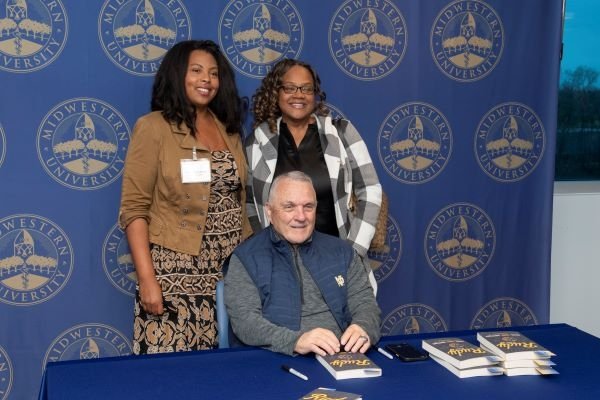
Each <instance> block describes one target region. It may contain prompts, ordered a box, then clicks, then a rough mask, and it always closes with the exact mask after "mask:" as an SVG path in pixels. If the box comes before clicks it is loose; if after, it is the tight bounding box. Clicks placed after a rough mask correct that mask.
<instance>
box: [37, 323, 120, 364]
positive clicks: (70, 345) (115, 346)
mask: <svg viewBox="0 0 600 400" xmlns="http://www.w3.org/2000/svg"><path fill="white" fill-rule="evenodd" d="M129 354H131V344H130V343H129V341H128V340H127V338H126V337H125V336H123V334H122V333H121V332H119V331H118V330H117V329H115V328H113V327H112V326H108V325H104V324H96V323H91V324H81V325H77V326H74V327H72V328H69V329H67V330H66V331H64V332H62V333H61V334H60V335H58V336H57V337H56V339H54V341H53V342H52V343H51V344H50V347H49V348H48V351H46V356H45V357H44V361H43V362H42V369H44V368H45V367H46V364H47V363H49V362H54V361H65V360H89V359H93V358H105V357H117V356H126V355H129Z"/></svg>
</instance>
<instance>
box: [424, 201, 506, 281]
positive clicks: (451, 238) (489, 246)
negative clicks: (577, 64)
mask: <svg viewBox="0 0 600 400" xmlns="http://www.w3.org/2000/svg"><path fill="white" fill-rule="evenodd" d="M495 246H496V231H495V229H494V223H493V222H492V220H491V219H490V217H489V216H488V215H487V214H486V213H485V212H484V211H483V210H482V209H481V208H479V207H477V206H476V205H474V204H469V203H456V204H452V205H449V206H448V207H445V208H444V209H442V210H441V211H439V212H438V213H437V214H436V215H435V216H434V217H433V218H432V219H431V222H430V223H429V226H428V227H427V230H426V231H425V256H426V257H427V261H428V263H429V265H430V266H431V268H433V270H434V271H435V273H436V274H438V275H439V276H440V277H442V278H444V279H447V280H449V281H466V280H469V279H471V278H473V277H475V276H477V275H479V274H480V273H481V272H483V270H484V269H485V268H486V267H487V265H488V264H489V262H490V260H491V259H492V256H493V254H494V248H495Z"/></svg>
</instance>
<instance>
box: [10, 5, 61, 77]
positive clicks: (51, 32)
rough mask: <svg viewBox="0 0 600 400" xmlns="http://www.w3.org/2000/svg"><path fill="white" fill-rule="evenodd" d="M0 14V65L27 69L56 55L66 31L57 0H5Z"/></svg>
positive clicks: (22, 69) (48, 62) (59, 51)
mask: <svg viewBox="0 0 600 400" xmlns="http://www.w3.org/2000/svg"><path fill="white" fill-rule="evenodd" d="M3 3H4V6H3V8H4V10H2V11H5V12H6V14H5V16H4V18H0V55H1V57H0V69H2V70H5V71H9V72H18V73H27V72H33V71H37V70H39V69H42V68H44V67H46V66H48V65H49V64H51V63H52V62H53V61H54V60H56V58H57V57H58V56H59V55H60V53H61V52H62V50H63V48H64V47H65V43H66V41H67V35H68V31H69V24H68V19H67V13H66V12H65V7H64V6H63V4H62V1H61V0H27V1H25V0H7V1H5V2H3Z"/></svg>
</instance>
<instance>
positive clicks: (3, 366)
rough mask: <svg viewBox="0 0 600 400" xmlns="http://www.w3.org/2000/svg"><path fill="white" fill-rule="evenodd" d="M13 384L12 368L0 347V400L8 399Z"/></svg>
mask: <svg viewBox="0 0 600 400" xmlns="http://www.w3.org/2000/svg"><path fill="white" fill-rule="evenodd" d="M12 383H13V367H12V363H11V362H10V358H9V357H8V354H7V353H6V351H5V350H4V349H3V348H2V346H0V400H4V399H8V395H9V394H10V389H11V388H12Z"/></svg>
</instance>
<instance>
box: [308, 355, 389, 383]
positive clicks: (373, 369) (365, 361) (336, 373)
mask: <svg viewBox="0 0 600 400" xmlns="http://www.w3.org/2000/svg"><path fill="white" fill-rule="evenodd" d="M316 357H317V360H319V362H320V363H321V364H322V365H323V366H324V367H325V369H327V371H329V373H330V374H331V375H333V377H334V378H335V379H350V378H371V377H376V376H381V368H379V366H377V365H376V364H375V363H374V362H373V361H371V359H370V358H368V357H367V356H365V355H364V354H362V353H348V352H344V351H342V352H339V353H336V354H334V355H325V356H320V355H318V354H317V355H316Z"/></svg>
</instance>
